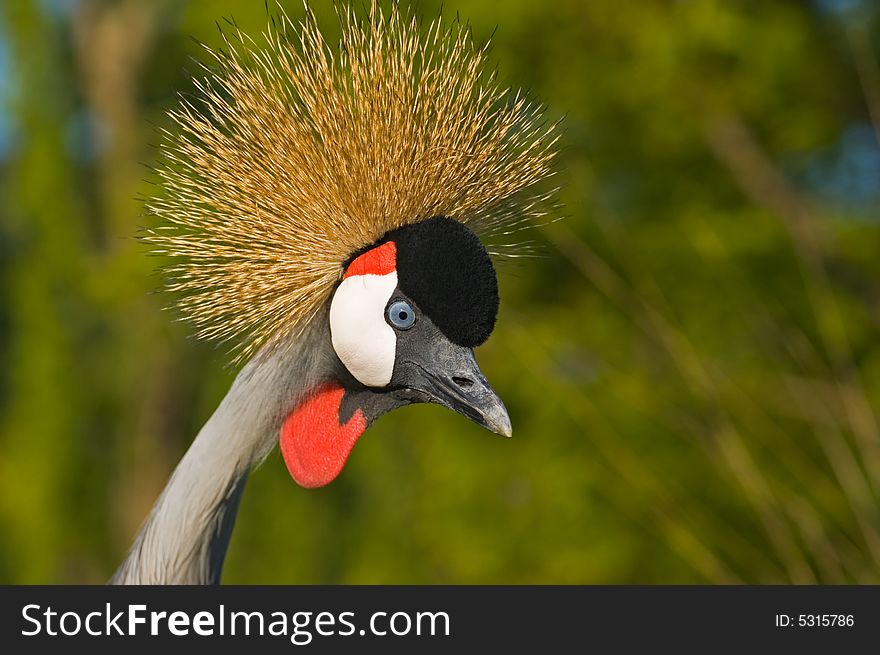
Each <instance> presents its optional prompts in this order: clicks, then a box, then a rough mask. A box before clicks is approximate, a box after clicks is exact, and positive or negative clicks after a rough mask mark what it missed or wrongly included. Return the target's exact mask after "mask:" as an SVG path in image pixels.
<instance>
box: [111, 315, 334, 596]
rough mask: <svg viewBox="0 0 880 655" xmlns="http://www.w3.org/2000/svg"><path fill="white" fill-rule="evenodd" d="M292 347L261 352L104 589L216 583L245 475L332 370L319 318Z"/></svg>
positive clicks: (203, 432)
mask: <svg viewBox="0 0 880 655" xmlns="http://www.w3.org/2000/svg"><path fill="white" fill-rule="evenodd" d="M312 325H313V326H314V327H313V328H312V329H311V330H309V331H308V332H306V333H305V334H303V335H302V336H301V337H300V338H299V339H298V340H297V342H296V343H294V344H291V345H289V346H287V347H278V348H275V349H273V350H272V351H269V352H262V353H260V354H258V355H257V356H256V357H254V359H253V360H251V361H250V362H249V363H248V364H247V365H246V366H245V367H244V368H243V369H242V370H241V372H240V373H239V374H238V377H237V378H236V379H235V382H234V383H233V385H232V388H231V389H230V390H229V393H227V394H226V397H225V398H224V399H223V401H222V402H221V403H220V406H219V407H218V408H217V411H216V412H214V414H213V415H212V416H211V418H210V419H208V422H207V423H206V424H205V426H204V427H203V428H202V429H201V431H200V432H199V434H198V436H196V438H195V439H194V440H193V443H192V445H191V446H190V448H189V450H187V452H186V454H185V455H184V456H183V459H181V461H180V463H179V464H178V465H177V468H176V469H175V471H174V473H173V474H172V476H171V479H170V480H169V482H168V484H167V486H166V487H165V490H164V491H163V492H162V495H161V496H160V497H159V500H157V501H156V504H155V505H154V506H153V509H152V511H151V512H150V515H149V516H148V518H147V520H146V521H145V522H144V525H143V526H142V528H141V530H140V532H139V533H138V536H137V537H136V539H135V542H134V544H133V546H132V547H131V550H130V551H129V553H128V556H127V557H126V559H125V561H124V562H123V563H122V564H121V565H120V566H119V569H117V571H116V573H115V574H114V575H113V578H112V579H111V580H110V582H111V584H216V583H218V582H219V581H220V573H221V570H222V567H223V560H224V558H225V556H226V548H227V546H228V544H229V538H230V535H231V533H232V528H233V525H234V523H235V516H236V512H237V510H238V504H239V501H240V499H241V495H242V492H243V491H244V485H245V482H246V480H247V475H248V472H249V471H250V469H251V468H252V467H253V466H254V465H255V464H257V463H258V462H260V461H261V460H262V459H263V458H264V457H265V456H266V455H268V454H269V452H271V450H272V448H273V447H274V445H275V443H277V439H278V432H279V429H280V427H281V424H282V422H283V421H284V418H285V417H286V416H287V415H288V414H289V413H290V412H291V411H292V410H293V409H294V408H295V407H296V405H297V404H298V403H299V402H300V401H301V400H302V398H303V397H304V396H305V395H306V394H307V393H308V392H309V391H310V390H311V389H313V388H315V386H317V385H318V384H320V383H321V382H322V381H324V380H325V379H326V378H327V377H328V375H329V373H328V372H329V371H332V370H333V369H334V367H335V361H334V357H333V355H332V348H330V346H329V338H328V334H327V332H328V330H327V327H326V325H327V322H326V317H325V316H324V315H321V316H318V317H317V318H316V319H315V320H314V321H313V322H312Z"/></svg>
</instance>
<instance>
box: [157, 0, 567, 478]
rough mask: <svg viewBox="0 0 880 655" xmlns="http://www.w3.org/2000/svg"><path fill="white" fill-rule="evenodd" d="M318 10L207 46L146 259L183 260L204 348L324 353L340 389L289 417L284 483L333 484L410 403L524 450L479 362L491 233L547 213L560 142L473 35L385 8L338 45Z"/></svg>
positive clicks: (490, 292)
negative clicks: (315, 342) (308, 345)
mask: <svg viewBox="0 0 880 655" xmlns="http://www.w3.org/2000/svg"><path fill="white" fill-rule="evenodd" d="M305 11H306V16H305V18H304V20H303V21H302V22H301V23H299V24H296V23H294V22H293V21H291V20H290V19H289V18H288V17H287V16H286V15H284V14H283V12H282V13H281V16H280V17H279V20H277V21H276V20H275V19H273V20H272V21H271V22H270V25H269V27H268V29H267V31H266V33H265V34H264V37H265V39H264V41H265V44H266V45H265V46H263V47H260V46H258V45H257V43H256V41H254V40H253V39H251V38H250V37H248V36H247V35H245V34H242V33H241V32H240V31H239V30H238V28H236V27H233V28H232V31H231V33H229V34H225V35H224V38H225V39H226V43H225V46H226V47H224V48H223V49H221V50H219V51H215V50H211V49H209V51H210V56H211V58H212V65H211V66H210V67H209V66H205V69H204V75H202V76H200V77H198V78H197V79H196V80H195V82H194V83H195V86H196V87H197V91H198V92H197V93H196V94H195V97H196V98H197V100H192V99H190V98H185V99H182V100H181V104H180V106H179V107H178V108H176V109H173V110H172V111H171V112H170V117H171V120H172V122H173V124H174V126H173V129H168V130H165V131H164V138H163V145H162V153H161V155H162V156H161V163H160V164H159V166H158V169H157V173H158V180H157V182H158V186H159V188H160V190H161V191H162V192H163V193H158V194H156V196H154V197H153V198H151V199H150V200H149V202H148V203H147V208H148V210H149V212H150V213H151V214H153V215H156V216H158V217H159V218H161V219H163V223H162V224H161V225H160V226H159V227H156V228H154V229H152V230H150V231H149V232H148V234H147V236H146V240H147V241H148V242H149V243H151V244H152V245H153V246H154V250H155V251H156V252H160V253H162V254H163V255H167V256H170V257H171V258H172V259H173V260H174V263H173V264H172V265H171V266H170V267H169V269H168V271H169V272H170V273H171V276H170V277H171V284H170V288H171V289H172V290H174V291H177V292H180V294H181V298H182V300H181V301H180V307H181V308H182V310H183V312H184V314H185V315H186V317H188V318H189V319H191V320H192V321H193V323H194V324H195V325H196V327H197V328H198V335H199V336H200V337H204V338H215V339H221V340H222V339H235V340H236V341H237V354H238V355H239V358H240V360H243V359H245V358H248V357H251V356H254V355H258V353H259V354H265V353H270V354H271V353H279V352H282V353H283V352H284V351H285V349H288V348H290V347H291V345H290V344H291V343H293V342H295V340H296V339H297V338H298V335H303V334H304V333H305V331H306V329H308V330H309V333H310V334H316V332H315V330H314V329H313V328H320V331H319V332H317V334H321V335H324V336H326V340H325V342H324V343H323V344H322V352H324V350H328V351H329V352H330V353H331V357H330V359H332V360H333V361H332V362H330V363H329V365H328V367H329V368H330V369H332V370H328V371H323V374H324V375H322V376H320V384H319V385H318V386H317V387H316V388H313V389H306V390H303V389H295V390H294V391H295V393H291V394H289V395H290V396H291V397H290V398H288V399H286V400H282V401H281V403H282V404H284V403H287V404H285V405H284V407H283V408H280V409H279V411H278V414H279V415H281V414H286V417H285V418H284V419H283V423H282V426H281V435H280V443H281V450H282V453H283V455H284V459H285V462H286V464H287V466H288V469H289V470H290V472H291V474H292V475H293V477H294V478H295V479H296V480H297V481H298V482H299V483H300V484H303V485H305V486H320V485H323V484H326V483H327V482H329V481H330V480H332V479H333V478H335V477H336V475H338V473H339V471H340V470H341V469H342V466H343V465H344V463H345V461H346V458H347V457H348V454H349V452H350V451H351V449H352V447H353V446H354V443H355V442H356V441H357V439H358V438H359V436H360V435H361V434H362V433H363V431H364V430H365V429H366V427H367V426H368V425H369V424H370V422H372V421H373V420H375V419H376V418H377V417H378V416H380V415H382V414H384V413H386V412H388V411H390V410H392V409H394V408H396V407H399V406H401V405H405V404H409V403H415V402H433V403H439V404H441V405H444V406H446V407H448V408H450V409H452V410H455V411H457V412H459V413H461V414H463V415H464V416H466V417H468V418H470V419H471V420H473V421H475V422H476V423H478V424H480V425H482V426H484V427H486V428H488V429H489V430H492V431H494V432H497V433H499V434H503V435H507V436H509V435H510V432H511V427H510V420H509V418H508V416H507V411H506V410H505V408H504V405H503V404H502V402H501V400H500V399H499V398H498V396H497V395H496V394H495V392H494V391H492V389H491V387H490V386H489V384H488V383H487V382H486V379H485V378H484V377H483V375H482V373H481V372H480V370H479V368H478V367H477V364H476V361H475V359H474V354H473V348H475V347H476V346H478V345H480V344H481V343H483V342H484V341H485V340H486V339H487V338H488V337H489V334H490V333H491V331H492V329H493V327H494V325H495V318H496V314H497V311H498V286H497V283H496V279H495V269H494V267H493V264H492V261H491V260H490V257H489V254H488V252H487V249H486V248H485V247H484V246H483V243H482V241H481V239H480V238H478V235H479V237H482V238H489V239H491V241H492V242H493V243H494V245H493V254H504V253H505V252H506V251H505V247H506V246H510V245H512V244H509V243H507V244H505V243H499V241H503V240H506V239H507V238H508V237H507V236H505V235H510V234H512V233H515V232H517V231H518V230H519V229H521V228H523V227H524V226H527V225H529V224H531V223H532V222H533V221H534V220H535V219H537V218H539V217H541V216H542V215H543V214H544V213H545V209H544V208H545V207H547V204H546V203H545V202H544V201H546V200H547V199H548V197H549V195H550V194H552V190H550V191H546V190H545V191H544V192H539V191H537V190H536V189H537V184H538V183H539V182H540V181H542V180H543V179H545V178H547V177H548V176H550V175H551V173H552V171H551V168H552V167H551V162H552V160H553V157H554V154H555V143H556V141H557V138H558V136H557V134H556V131H555V127H556V126H555V124H552V123H547V122H545V121H544V119H543V113H542V112H543V110H542V109H541V108H540V107H537V106H535V105H532V104H530V103H529V102H527V101H526V100H525V99H524V98H523V97H522V96H521V94H520V93H519V92H511V91H510V90H509V89H507V88H504V87H502V86H500V85H499V83H498V81H497V78H496V77H495V75H494V74H484V69H485V68H486V67H485V63H486V56H487V48H486V47H483V46H477V45H475V44H474V43H473V40H472V35H471V32H470V30H469V29H468V28H467V27H466V26H465V25H463V24H461V23H458V22H453V24H452V25H449V26H447V25H445V24H443V22H442V19H441V18H440V17H438V18H436V19H435V20H434V21H433V22H431V23H430V24H429V25H427V26H423V24H421V23H420V22H419V21H418V20H417V19H416V18H414V17H412V16H409V15H406V14H405V13H404V12H403V11H401V10H400V8H399V7H398V6H397V5H396V3H392V6H391V9H390V10H389V12H388V13H383V12H382V11H381V10H380V9H379V8H378V4H377V2H376V1H375V0H373V1H372V2H371V3H370V9H369V16H368V17H366V18H364V17H361V16H359V15H358V13H357V11H355V10H351V9H345V8H340V23H341V37H340V40H339V45H338V48H333V47H331V46H330V45H328V44H327V42H326V41H325V40H324V37H323V36H322V34H321V32H320V30H319V28H318V25H317V21H316V19H315V17H314V16H313V15H312V14H311V12H310V11H309V9H308V6H307V7H306V9H305ZM507 252H509V251H507ZM325 323H326V325H325ZM325 346H326V348H324V347H325ZM303 391H305V393H300V392H303ZM294 405H295V406H294Z"/></svg>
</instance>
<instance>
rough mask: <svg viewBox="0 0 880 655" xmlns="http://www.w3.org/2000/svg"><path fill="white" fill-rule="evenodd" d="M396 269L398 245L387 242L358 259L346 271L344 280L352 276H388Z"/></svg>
mask: <svg viewBox="0 0 880 655" xmlns="http://www.w3.org/2000/svg"><path fill="white" fill-rule="evenodd" d="M396 268H397V245H396V244H395V243H394V242H393V241H386V242H385V243H383V244H382V245H381V246H376V247H375V248H373V249H372V250H368V251H367V252H365V253H364V254H362V255H359V256H358V257H356V258H355V260H354V261H353V262H352V263H351V264H349V265H348V268H347V269H345V275H343V276H342V279H343V280H344V279H345V278H347V277H349V276H351V275H388V274H389V273H392V272H393V271H394V270H395V269H396Z"/></svg>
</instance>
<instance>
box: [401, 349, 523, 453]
mask: <svg viewBox="0 0 880 655" xmlns="http://www.w3.org/2000/svg"><path fill="white" fill-rule="evenodd" d="M432 346H433V347H431V348H430V351H431V352H430V360H429V361H421V362H417V361H413V360H412V359H410V360H409V361H408V363H410V364H413V365H415V367H416V368H417V369H418V373H417V374H416V375H415V376H413V377H414V378H415V379H410V380H408V384H407V386H408V387H409V388H411V389H413V390H415V391H418V392H422V393H424V394H425V395H427V396H428V398H427V399H426V400H428V401H429V402H434V403H437V404H439V405H443V406H444V407H447V408H449V409H451V410H453V411H455V412H458V413H459V414H461V415H463V416H466V417H467V418H469V419H471V420H472V421H473V422H474V423H476V424H477V425H481V426H483V427H484V428H486V429H487V430H490V431H491V432H494V433H495V434H500V435H501V436H503V437H509V436H511V435H512V434H513V429H512V427H511V425H510V416H508V414H507V408H506V407H505V406H504V403H503V402H502V401H501V398H499V397H498V394H497V393H495V391H494V389H492V387H491V386H490V385H489V382H488V381H487V380H486V378H485V377H484V376H483V373H482V371H480V367H479V366H477V360H476V359H475V357H474V351H473V350H471V349H470V348H465V347H463V346H457V345H455V344H453V343H451V342H449V341H447V340H446V339H442V340H437V341H435V342H434V343H433V344H432Z"/></svg>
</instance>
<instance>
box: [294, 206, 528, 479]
mask: <svg viewBox="0 0 880 655" xmlns="http://www.w3.org/2000/svg"><path fill="white" fill-rule="evenodd" d="M497 312H498V285H497V282H496V279H495V269H494V267H493V265H492V261H491V260H490V258H489V255H488V253H487V252H486V249H485V248H484V247H483V245H482V244H481V242H480V240H479V239H478V238H477V236H476V235H475V234H474V233H473V232H471V231H470V230H469V229H468V228H467V227H465V226H464V225H463V224H462V223H460V222H458V221H455V220H453V219H450V218H446V217H443V216H437V217H434V218H431V219H428V220H426V221H423V222H421V223H416V224H414V225H409V226H406V227H402V228H398V229H396V230H393V231H391V232H389V233H388V234H387V235H385V236H384V237H383V238H382V239H381V240H380V241H379V242H378V243H376V244H373V245H371V246H370V247H368V248H367V249H365V250H364V251H363V252H360V253H358V254H357V255H356V256H355V257H353V258H352V259H351V261H350V262H349V263H348V264H347V266H346V268H345V273H344V275H343V279H342V281H341V282H340V283H339V286H337V287H336V289H335V291H334V293H333V296H332V299H331V302H330V311H329V323H330V325H329V328H330V338H331V341H332V346H333V351H334V353H335V355H336V357H338V366H337V368H336V371H335V375H334V379H332V380H331V381H330V383H328V384H326V385H324V386H322V387H321V388H320V389H318V390H316V392H315V394H314V395H313V396H312V397H311V398H310V399H309V400H308V401H306V402H305V403H303V404H302V405H301V406H300V407H299V408H298V409H297V410H296V411H294V412H293V413H292V414H291V416H290V417H289V418H288V420H287V421H286V422H285V425H284V427H283V428H282V433H281V448H282V453H283V454H284V459H285V462H286V463H287V466H288V469H289V471H290V473H291V475H292V476H293V477H294V479H295V480H296V481H297V482H299V483H300V484H302V485H304V486H321V485H323V484H327V483H328V482H330V481H331V480H332V479H333V478H335V477H336V475H338V473H339V471H341V469H342V467H343V465H344V464H345V461H346V459H347V458H348V455H349V452H350V451H351V449H352V447H353V446H354V443H355V442H356V441H357V439H358V437H360V435H361V433H362V432H363V431H364V430H365V429H366V427H367V425H368V424H369V423H370V422H372V421H374V420H375V419H376V418H378V417H379V416H380V415H382V414H384V413H385V412H387V411H389V410H391V409H394V408H396V407H400V406H403V405H407V404H410V403H417V402H432V403H438V404H440V405H443V406H445V407H448V408H449V409H452V410H454V411H456V412H459V413H460V414H463V415H464V416H466V417H468V418H469V419H471V420H473V421H474V422H476V423H478V424H479V425H482V426H483V427H485V428H488V429H489V430H491V431H493V432H496V433H498V434H501V435H504V436H508V437H509V436H510V434H511V426H510V419H509V417H508V415H507V410H506V409H505V407H504V404H503V403H502V402H501V399H500V398H499V397H498V396H497V395H496V393H495V392H494V391H493V390H492V388H491V387H490V386H489V383H488V382H487V381H486V378H485V377H484V376H483V374H482V373H481V372H480V369H479V367H478V366H477V362H476V360H475V359H474V352H473V348H475V347H476V346H479V345H480V344H482V343H483V342H484V341H485V340H486V339H487V338H488V337H489V334H490V333H491V332H492V328H493V327H494V326H495V317H496V314H497Z"/></svg>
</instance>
